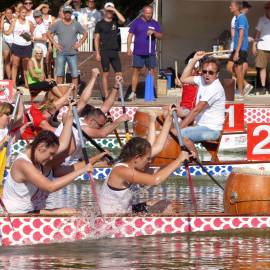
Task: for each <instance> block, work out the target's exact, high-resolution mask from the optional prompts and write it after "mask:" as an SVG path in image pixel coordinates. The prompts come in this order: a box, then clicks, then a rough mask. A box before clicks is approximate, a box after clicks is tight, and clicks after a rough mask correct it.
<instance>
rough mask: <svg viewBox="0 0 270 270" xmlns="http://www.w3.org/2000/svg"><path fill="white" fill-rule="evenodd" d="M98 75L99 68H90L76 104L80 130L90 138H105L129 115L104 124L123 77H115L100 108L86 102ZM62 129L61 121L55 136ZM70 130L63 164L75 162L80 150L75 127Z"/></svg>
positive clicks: (58, 134)
mask: <svg viewBox="0 0 270 270" xmlns="http://www.w3.org/2000/svg"><path fill="white" fill-rule="evenodd" d="M98 75H99V70H98V69H97V68H94V69H92V77H91V79H90V81H89V84H88V85H87V86H86V88H85V89H84V91H83V93H82V95H81V98H80V101H79V103H78V106H77V112H78V115H80V116H81V117H80V118H79V120H80V126H81V128H82V130H83V131H84V132H85V133H86V134H87V135H88V136H90V137H91V138H105V137H107V136H108V135H109V134H111V133H112V132H113V131H114V130H115V129H116V128H117V127H118V126H119V125H120V124H121V123H124V122H126V121H129V115H128V114H126V113H125V114H123V115H121V116H120V117H119V118H117V119H116V120H115V121H113V122H112V123H111V124H107V125H105V124H106V123H107V121H106V120H107V119H106V116H105V113H107V112H108V111H109V110H110V108H111V107H112V105H113V103H114V100H115V96H116V94H117V92H118V91H117V90H116V88H119V82H120V81H121V82H122V81H123V78H122V77H121V76H119V77H116V78H115V84H114V87H113V90H112V91H111V93H110V95H109V97H108V98H107V99H106V100H105V101H104V103H103V104H102V106H101V108H93V107H92V106H89V104H87V102H88V100H89V98H90V96H91V94H92V91H93V87H94V84H95V82H96V78H97V76H98ZM87 105H88V107H90V108H89V109H87V110H85V107H86V106H87ZM63 119H65V115H63ZM62 130H63V124H62V123H61V124H60V125H59V127H58V128H57V129H56V131H55V134H56V135H57V136H60V134H61V132H62ZM72 131H73V140H72V143H71V147H70V149H69V153H68V157H67V158H66V159H65V162H64V165H72V164H74V163H77V162H78V160H79V158H80V155H81V152H82V147H81V142H80V137H79V134H78V131H77V129H76V128H75V127H72Z"/></svg>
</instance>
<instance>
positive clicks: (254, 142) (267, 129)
mask: <svg viewBox="0 0 270 270" xmlns="http://www.w3.org/2000/svg"><path fill="white" fill-rule="evenodd" d="M267 159H270V124H269V123H250V124H247V160H267Z"/></svg>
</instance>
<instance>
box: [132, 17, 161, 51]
mask: <svg viewBox="0 0 270 270" xmlns="http://www.w3.org/2000/svg"><path fill="white" fill-rule="evenodd" d="M148 30H154V31H156V32H157V33H160V34H161V29H160V26H159V23H158V22H157V21H155V20H151V21H149V22H145V21H144V20H143V19H142V18H139V19H137V20H135V21H134V22H133V23H132V24H131V26H130V29H129V33H132V34H134V35H135V40H134V51H133V54H134V55H148V54H149V36H148V35H147V31H148ZM155 51H156V37H155V35H152V40H151V55H155Z"/></svg>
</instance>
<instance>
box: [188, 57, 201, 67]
mask: <svg viewBox="0 0 270 270" xmlns="http://www.w3.org/2000/svg"><path fill="white" fill-rule="evenodd" d="M191 60H192V58H191V59H189V61H188V64H189V63H190V61H191ZM199 66H200V61H197V62H196V64H195V66H194V68H198V67H199Z"/></svg>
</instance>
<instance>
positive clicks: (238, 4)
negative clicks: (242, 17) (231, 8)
mask: <svg viewBox="0 0 270 270" xmlns="http://www.w3.org/2000/svg"><path fill="white" fill-rule="evenodd" d="M231 4H234V5H235V7H237V8H238V9H239V10H240V9H241V8H242V2H241V1H232V2H231Z"/></svg>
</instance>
